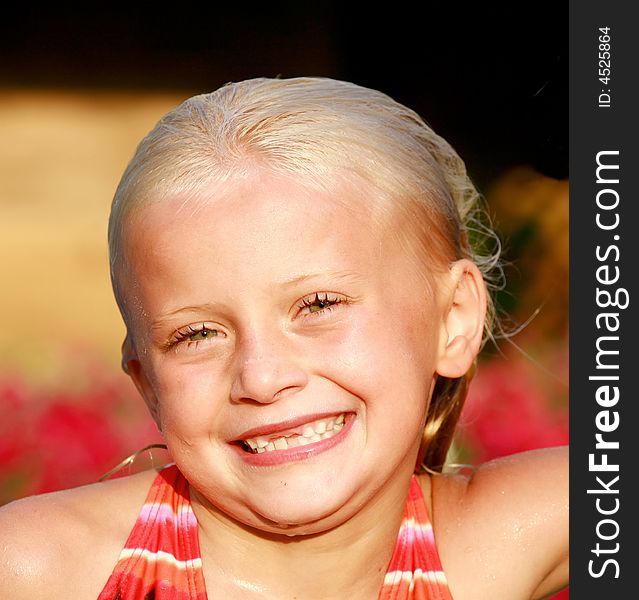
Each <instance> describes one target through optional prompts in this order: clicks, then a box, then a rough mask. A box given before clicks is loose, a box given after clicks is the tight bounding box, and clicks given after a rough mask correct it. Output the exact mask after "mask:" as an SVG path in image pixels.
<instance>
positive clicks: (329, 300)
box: [297, 292, 346, 316]
mask: <svg viewBox="0 0 639 600" xmlns="http://www.w3.org/2000/svg"><path fill="white" fill-rule="evenodd" d="M345 303H346V298H344V297H342V296H338V295H337V294H330V293H329V292H322V293H319V292H316V293H315V295H314V296H307V297H306V298H302V300H301V301H300V303H299V304H298V305H297V306H298V308H299V309H300V311H302V310H304V309H306V308H308V309H310V308H311V307H313V306H317V305H320V306H319V309H318V310H309V311H308V313H307V314H308V316H319V315H321V314H322V313H326V312H331V311H332V310H333V309H334V308H335V307H336V306H339V305H340V304H345Z"/></svg>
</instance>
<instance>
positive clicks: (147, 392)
mask: <svg viewBox="0 0 639 600" xmlns="http://www.w3.org/2000/svg"><path fill="white" fill-rule="evenodd" d="M122 370H123V371H124V372H125V373H126V374H127V375H128V376H129V377H131V379H132V380H133V383H134V384H135V387H136V388H137V389H138V392H140V395H141V396H142V398H144V402H145V403H146V405H147V407H148V408H149V411H150V412H151V416H152V417H153V420H154V421H155V424H156V425H157V427H158V429H159V430H160V432H161V431H162V428H161V426H160V409H159V404H158V400H157V397H156V395H155V392H154V390H153V387H152V386H151V384H150V382H149V379H148V377H147V376H146V373H145V372H144V368H143V367H142V363H141V362H140V359H139V358H138V354H137V350H136V348H135V346H134V344H133V342H132V341H131V335H130V334H129V333H128V332H127V334H126V337H125V338H124V342H123V343H122Z"/></svg>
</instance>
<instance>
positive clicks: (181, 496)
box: [98, 465, 452, 600]
mask: <svg viewBox="0 0 639 600" xmlns="http://www.w3.org/2000/svg"><path fill="white" fill-rule="evenodd" d="M211 593H212V594H214V592H213V591H211ZM212 597H214V596H212ZM379 598H380V599H381V600H407V599H409V598H410V599H414V600H452V597H451V595H450V592H449V590H448V585H447V583H446V577H445V576H444V572H443V571H442V567H441V563H440V561H439V555H438V554H437V548H436V546H435V539H434V537H433V529H432V527H431V524H430V520H429V518H428V513H427V510H426V505H425V503H424V497H423V496H422V491H421V488H420V485H419V482H418V481H417V478H416V477H413V478H412V480H411V484H410V489H409V492H408V498H407V500H406V508H405V510H404V518H403V520H402V524H401V527H400V530H399V533H398V535H397V541H396V543H395V550H394V551H393V556H392V558H391V561H390V565H389V567H388V570H387V572H386V576H385V578H384V584H383V586H382V590H381V591H380V594H379ZM98 600H207V595H206V589H205V586H204V576H203V574H202V559H201V557H200V546H199V542H198V529H197V520H196V518H195V514H194V513H193V510H192V508H191V502H190V500H189V486H188V483H187V481H186V479H184V477H183V476H182V474H181V473H180V471H179V470H178V469H177V467H176V466H175V465H173V466H170V467H167V468H165V469H162V470H161V471H160V472H159V473H158V476H157V477H156V479H155V481H154V482H153V484H152V486H151V489H150V491H149V494H148V496H147V499H146V502H145V503H144V506H143V508H142V511H141V512H140V515H139V516H138V519H137V521H136V523H135V526H134V527H133V531H132V532H131V534H130V535H129V539H128V540H127V542H126V544H125V547H124V549H123V550H122V552H121V553H120V558H119V560H118V563H117V565H116V566H115V569H114V571H113V573H112V574H111V577H110V578H109V580H108V581H107V584H106V586H105V587H104V589H103V590H102V593H101V594H100V596H99V597H98Z"/></svg>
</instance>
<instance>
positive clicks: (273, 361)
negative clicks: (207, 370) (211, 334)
mask: <svg viewBox="0 0 639 600" xmlns="http://www.w3.org/2000/svg"><path fill="white" fill-rule="evenodd" d="M238 350H239V352H238V363H237V365H238V366H237V371H236V374H235V377H234V379H233V384H232V386H231V400H233V401H235V402H246V401H253V402H259V403H260V404H270V403H272V402H275V401H276V400H278V399H280V398H282V397H283V396H285V395H286V394H288V393H291V392H294V391H295V390H300V389H303V388H304V387H305V386H306V383H307V381H308V377H307V374H306V371H305V370H304V369H303V368H302V366H301V365H300V363H299V360H296V358H295V353H294V352H293V349H292V348H291V347H290V342H289V341H288V340H287V339H286V336H285V335H281V334H280V335H278V334H275V333H274V332H270V333H267V332H263V333H262V334H258V333H256V332H252V333H251V334H250V335H248V336H245V337H244V338H243V339H242V340H241V341H240V348H238Z"/></svg>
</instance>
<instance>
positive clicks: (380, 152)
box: [109, 78, 498, 471]
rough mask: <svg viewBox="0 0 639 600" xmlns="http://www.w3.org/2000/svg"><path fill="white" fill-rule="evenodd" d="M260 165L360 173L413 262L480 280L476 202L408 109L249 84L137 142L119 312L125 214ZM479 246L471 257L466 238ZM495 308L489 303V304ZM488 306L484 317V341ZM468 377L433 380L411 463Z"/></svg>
mask: <svg viewBox="0 0 639 600" xmlns="http://www.w3.org/2000/svg"><path fill="white" fill-rule="evenodd" d="M255 162H257V164H260V165H266V167H267V168H268V169H269V170H270V171H273V172H276V173H281V174H284V175H294V176H297V177H299V178H301V179H302V180H303V181H304V182H310V184H311V185H318V186H325V185H327V184H328V182H329V181H330V180H331V178H334V177H335V174H336V173H337V174H348V175H355V176H359V177H361V178H362V179H364V180H366V181H368V182H369V183H371V184H372V185H373V186H374V187H375V188H376V189H378V190H379V191H380V196H384V197H385V198H389V199H390V201H391V206H390V208H391V210H392V211H394V212H395V213H397V212H398V211H397V209H399V214H402V215H403V217H404V219H405V220H406V222H407V223H409V227H408V229H409V230H410V231H404V232H402V235H405V236H412V238H413V239H416V240H418V241H419V246H420V247H421V250H422V251H421V252H420V253H419V254H421V256H422V260H423V257H424V256H431V257H435V258H436V259H437V260H436V261H435V262H436V263H438V264H439V265H440V266H441V268H446V266H447V265H448V264H450V263H451V262H453V261H455V260H457V259H460V258H468V259H470V260H473V261H474V262H475V263H476V264H477V265H478V267H479V268H480V270H482V273H483V274H484V278H485V279H486V281H490V272H491V271H492V270H494V268H495V267H496V265H497V255H498V244H497V247H496V250H497V251H495V246H494V244H493V245H491V244H486V243H485V241H486V240H489V239H491V238H492V239H496V238H495V237H494V234H493V233H492V231H491V230H490V228H489V227H486V226H485V225H483V224H482V223H483V220H482V218H481V215H482V211H481V210H479V207H478V202H479V194H478V193H477V190H476V189H475V187H474V185H473V184H472V182H471V181H470V179H469V177H468V175H467V173H466V168H465V165H464V163H463V161H462V160H461V159H460V158H459V156H458V155H457V153H456V152H455V151H454V150H453V148H452V147H451V146H450V145H449V144H448V143H447V142H446V141H445V140H444V139H442V138H441V137H439V136H438V135H436V134H435V133H434V132H433V130H432V129H431V128H430V127H429V126H428V125H427V124H426V123H425V122H424V121H423V120H422V118H421V117H420V116H419V115H418V114H417V113H415V112H414V111H412V110H410V109H408V108H406V107H405V106H403V105H401V104H399V103H398V102H396V101H394V100H393V99H392V98H390V97H389V96H387V95H385V94H383V93H381V92H378V91H375V90H371V89H367V88H364V87H361V86H358V85H355V84H352V83H347V82H343V81H336V80H332V79H326V78H293V79H265V78H260V79H251V80H247V81H241V82H238V83H230V84H227V85H225V86H223V87H221V88H219V89H218V90H216V91H214V92H211V93H209V94H202V95H198V96H194V97H192V98H189V99H188V100H186V101H185V102H183V103H182V104H181V105H180V106H178V107H177V108H175V109H174V110H173V111H171V112H169V113H168V114H167V115H165V116H164V117H163V118H162V119H161V120H160V121H159V122H158V124H157V125H156V126H155V128H154V129H153V130H152V131H151V132H150V133H149V134H148V135H147V136H146V137H145V138H144V139H143V140H142V141H141V142H140V144H139V146H138V148H137V150H136V152H135V154H134V156H133V158H132V159H131V161H130V163H129V165H128V167H127V168H126V170H125V172H124V174H123V176H122V179H121V181H120V184H119V186H118V188H117V190H116V193H115V197H114V200H113V204H112V208H111V216H110V219H109V249H110V261H111V279H112V282H113V287H114V291H115V295H116V299H117V301H118V305H119V307H120V310H121V311H122V314H123V316H124V318H125V320H127V308H126V299H125V297H124V294H123V293H122V290H121V289H120V284H119V279H118V271H119V269H121V266H122V262H123V261H124V260H126V257H125V256H123V255H122V252H121V237H122V227H123V223H124V222H125V221H126V218H127V215H129V213H130V212H131V211H132V210H133V209H136V208H137V209H139V208H140V207H142V206H144V205H146V204H148V203H151V202H160V201H161V200H162V199H163V198H165V197H166V196H167V195H169V194H171V195H175V194H180V195H183V196H185V197H187V198H188V197H189V196H194V195H195V194H196V193H197V192H198V190H201V189H202V188H203V187H204V186H206V185H207V184H209V183H211V182H217V183H218V184H219V183H223V182H224V181H228V180H230V179H231V178H232V177H234V176H238V175H240V174H242V172H243V170H245V169H246V168H247V167H248V165H250V164H252V163H255ZM470 237H473V238H474V241H476V242H477V244H476V246H477V248H478V250H475V251H473V249H472V248H471V244H470V241H469V238H470ZM491 306H492V305H491ZM493 312H494V311H493V310H492V308H491V309H490V310H489V315H488V318H487V320H486V322H487V325H486V332H485V333H486V335H487V336H489V335H490V331H491V327H492V323H493ZM470 377H471V374H468V375H466V376H465V377H462V378H460V379H457V380H448V379H445V378H441V377H440V378H439V380H438V381H437V382H436V386H435V392H434V394H433V398H432V399H431V404H430V407H429V411H428V416H427V420H426V428H425V435H424V442H423V444H422V449H421V451H420V457H419V464H420V465H423V466H424V467H426V468H427V469H431V470H435V471H437V470H441V468H442V466H443V464H444V461H445V457H446V453H447V451H448V449H449V446H450V444H451V442H452V437H453V433H454V430H455V427H456V424H457V420H458V418H459V414H460V412H461V408H462V407H463V403H464V398H465V390H466V387H467V383H468V381H469V380H470Z"/></svg>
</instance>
